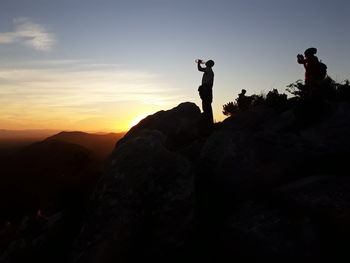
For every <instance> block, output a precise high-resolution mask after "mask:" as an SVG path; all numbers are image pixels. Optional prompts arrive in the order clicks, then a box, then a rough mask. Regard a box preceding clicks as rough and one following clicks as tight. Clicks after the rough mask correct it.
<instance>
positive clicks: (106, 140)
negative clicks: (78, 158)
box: [45, 131, 125, 159]
mask: <svg viewBox="0 0 350 263" xmlns="http://www.w3.org/2000/svg"><path fill="white" fill-rule="evenodd" d="M124 135H125V132H122V133H107V134H92V133H86V132H79V131H74V132H60V133H58V134H55V135H53V136H51V137H48V138H47V139H45V141H51V140H58V141H63V142H68V143H72V144H77V145H80V146H83V147H85V148H86V149H88V150H90V151H91V152H92V153H93V154H94V156H95V157H97V158H102V159H104V158H105V157H107V156H108V155H109V154H110V153H111V152H112V151H113V149H114V146H115V143H116V142H117V141H118V140H119V139H121V138H122V137H123V136H124Z"/></svg>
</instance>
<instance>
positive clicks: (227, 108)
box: [222, 101, 239, 116]
mask: <svg viewBox="0 0 350 263" xmlns="http://www.w3.org/2000/svg"><path fill="white" fill-rule="evenodd" d="M222 107H223V110H222V113H223V114H224V115H226V116H233V115H234V114H236V113H238V112H239V109H238V105H237V102H232V101H231V102H229V103H226V104H224V105H223V106H222Z"/></svg>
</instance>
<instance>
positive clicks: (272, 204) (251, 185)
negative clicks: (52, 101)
mask: <svg viewBox="0 0 350 263" xmlns="http://www.w3.org/2000/svg"><path fill="white" fill-rule="evenodd" d="M331 108H332V110H331V111H330V112H328V113H327V114H325V115H323V117H322V119H319V120H317V121H315V122H313V123H312V125H299V122H298V121H299V120H298V118H299V116H298V115H296V114H295V110H294V109H290V110H285V111H284V112H280V111H276V110H274V109H273V108H270V107H268V106H265V105H262V106H257V107H255V108H253V109H252V110H249V111H246V112H244V113H241V114H240V115H238V116H237V117H234V118H233V117H232V118H228V119H226V120H225V121H224V122H223V123H219V124H216V127H215V129H214V131H213V133H212V134H211V135H210V136H208V137H202V136H200V135H199V134H200V133H199V132H198V130H196V129H197V128H196V127H198V120H199V117H200V116H199V110H198V107H196V106H195V105H194V104H191V103H184V104H180V105H179V106H178V107H176V108H174V109H172V110H170V111H162V112H159V113H156V114H154V115H151V116H149V117H147V118H146V119H144V120H143V121H141V122H140V123H139V124H138V125H137V126H135V127H133V128H132V129H131V130H130V132H129V133H128V134H126V136H125V137H124V138H123V139H122V140H121V141H119V142H118V144H117V146H116V149H115V150H114V152H113V154H112V156H111V157H110V159H109V166H108V169H107V172H106V174H105V175H104V177H103V178H102V180H101V182H100V184H99V185H98V187H97V188H96V191H95V194H94V198H93V207H92V211H91V214H90V215H89V218H88V221H87V222H86V224H85V226H84V228H83V231H82V233H81V234H80V236H79V239H78V243H77V248H78V249H77V253H76V261H77V262H110V261H113V260H116V261H118V260H119V262H134V261H137V260H140V259H144V260H145V259H146V260H152V261H155V262H157V261H159V262H160V261H171V260H174V262H179V261H183V260H186V259H193V260H213V261H214V260H224V259H225V258H227V257H229V258H230V259H231V260H239V259H240V260H251V261H259V260H261V259H262V258H263V259H269V260H275V259H276V260H283V261H284V262H289V261H290V262H291V261H295V260H299V261H302V262H303V261H305V260H314V261H319V262H320V261H322V260H323V259H326V258H330V256H331V254H332V253H339V254H342V253H343V252H344V251H345V250H344V246H341V244H342V242H336V243H334V242H333V241H331V239H334V238H336V235H337V234H339V236H341V238H344V234H342V235H340V233H342V232H343V233H348V232H349V229H350V224H348V223H347V222H348V220H347V219H350V215H349V214H348V201H349V200H348V194H347V192H348V190H349V189H350V181H349V180H348V179H347V178H345V177H342V175H344V173H343V168H344V167H345V166H346V164H347V162H346V160H345V156H349V149H350V138H349V137H348V134H349V128H350V118H348V117H347V116H349V114H350V105H349V104H346V103H335V104H334V105H332V107H331ZM320 160H321V162H320ZM316 175H317V176H316ZM323 175H327V176H326V179H321V178H324V177H323ZM315 178H316V179H315ZM298 180H301V181H298ZM296 181H298V183H294V182H296ZM339 207H340V209H338V208H339ZM341 238H340V239H341ZM334 244H337V245H334ZM325 247H329V248H330V250H329V251H331V252H329V251H327V250H324V248H325ZM135 251H137V252H136V253H135ZM325 251H326V252H325ZM321 252H322V253H321ZM323 252H324V253H323ZM328 252H329V253H328ZM175 255H176V256H175ZM342 255H343V254H342Z"/></svg>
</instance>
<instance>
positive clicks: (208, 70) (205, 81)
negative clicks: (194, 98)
mask: <svg viewBox="0 0 350 263" xmlns="http://www.w3.org/2000/svg"><path fill="white" fill-rule="evenodd" d="M202 63H203V62H202V60H198V61H197V66H198V70H199V71H202V72H204V74H203V77H202V85H201V86H199V88H198V91H199V96H200V98H201V100H202V109H203V118H204V120H205V123H206V124H208V125H209V126H211V125H212V124H213V122H214V121H213V110H212V108H211V103H212V101H213V84H214V72H213V69H212V67H213V66H214V64H215V63H214V61H212V60H209V61H207V62H206V63H205V66H206V67H205V68H203V67H202V66H201V64H202Z"/></svg>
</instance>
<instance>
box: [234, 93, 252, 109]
mask: <svg viewBox="0 0 350 263" xmlns="http://www.w3.org/2000/svg"><path fill="white" fill-rule="evenodd" d="M246 92H247V91H246V90H245V89H242V91H241V93H239V94H238V98H237V99H236V101H237V106H238V109H239V110H240V111H246V110H248V109H249V107H250V104H251V101H252V98H251V97H249V96H246V95H245V94H246Z"/></svg>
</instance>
